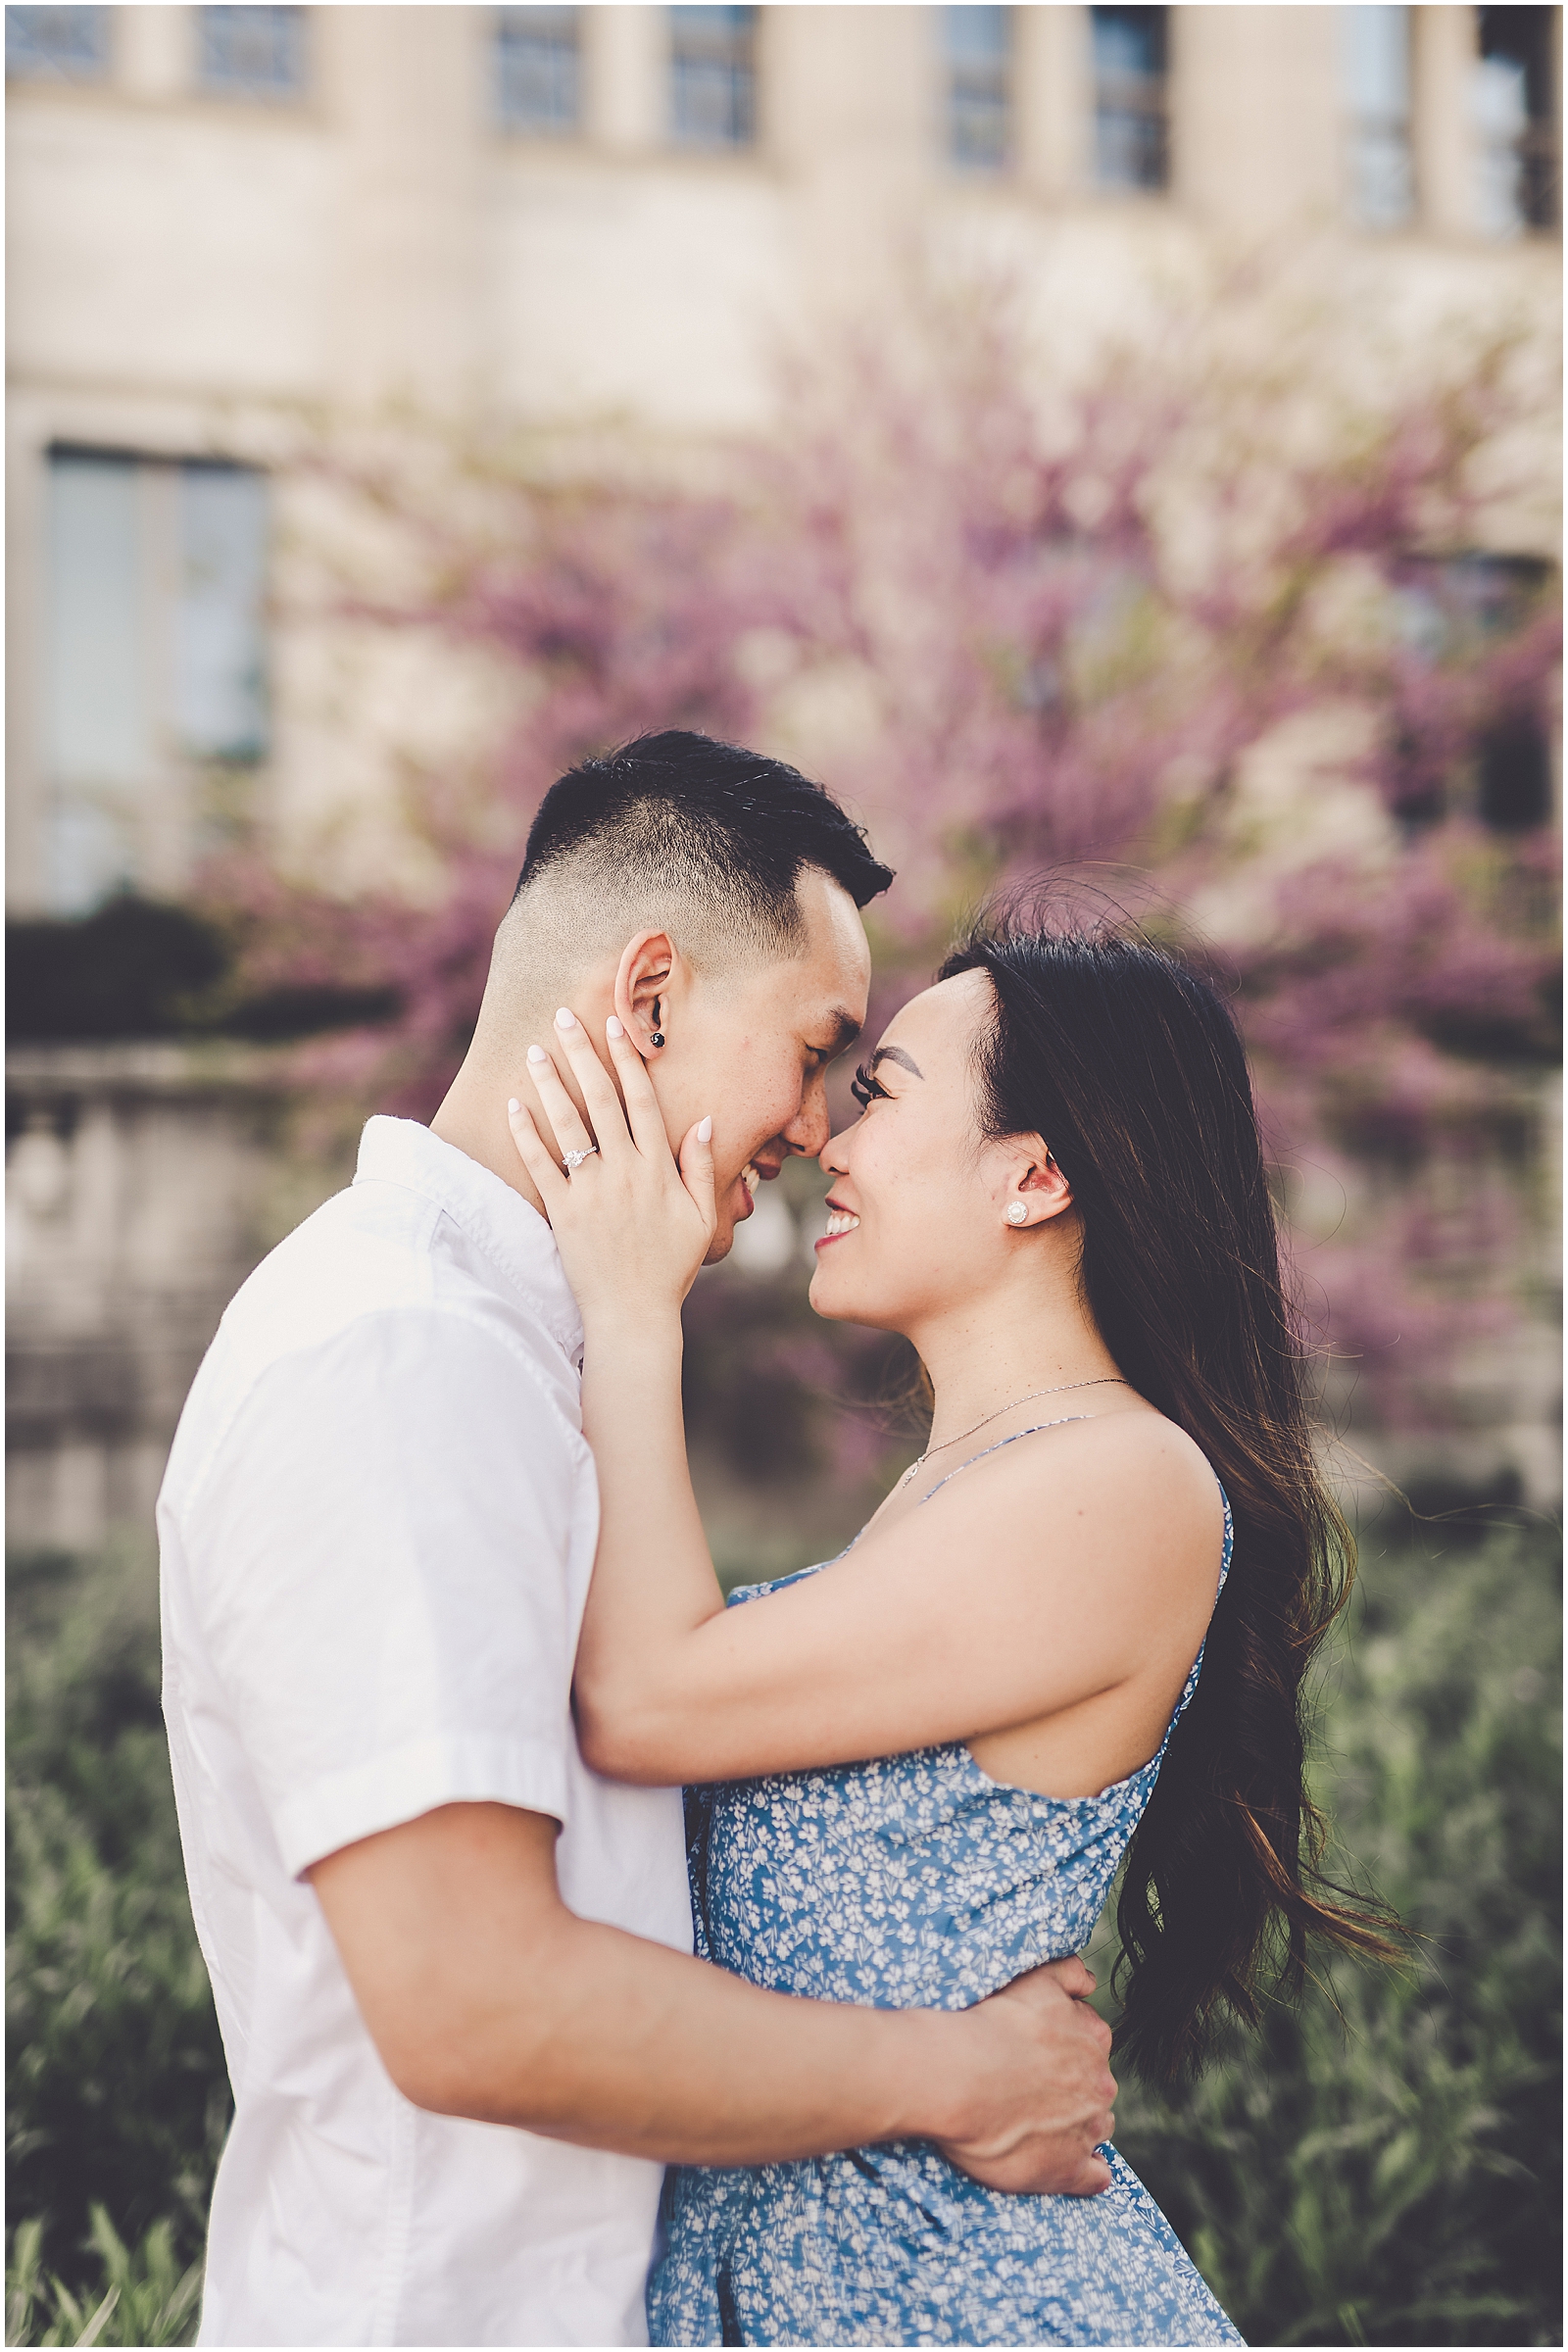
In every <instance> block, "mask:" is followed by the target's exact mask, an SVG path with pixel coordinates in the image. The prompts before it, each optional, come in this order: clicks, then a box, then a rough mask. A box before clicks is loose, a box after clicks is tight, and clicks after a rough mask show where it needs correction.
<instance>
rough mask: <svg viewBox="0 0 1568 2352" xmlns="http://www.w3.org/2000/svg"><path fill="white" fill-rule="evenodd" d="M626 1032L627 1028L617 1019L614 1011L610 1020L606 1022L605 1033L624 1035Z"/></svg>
mask: <svg viewBox="0 0 1568 2352" xmlns="http://www.w3.org/2000/svg"><path fill="white" fill-rule="evenodd" d="M625 1034H626V1032H625V1030H624V1029H623V1028H622V1027H621V1025H620V1023H619V1021H617V1020H616V1018H615V1016H614V1014H613V1013H612V1014H611V1016H610V1018H609V1020H608V1021H607V1022H606V1023H605V1035H606V1036H607V1037H624V1036H625Z"/></svg>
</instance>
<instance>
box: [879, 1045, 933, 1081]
mask: <svg viewBox="0 0 1568 2352" xmlns="http://www.w3.org/2000/svg"><path fill="white" fill-rule="evenodd" d="M879 1061H896V1062H897V1063H898V1065H899V1067H900V1069H901V1070H907V1071H908V1073H909V1075H910V1077H911V1078H923V1077H924V1076H925V1072H924V1070H922V1069H921V1067H920V1064H919V1063H918V1062H917V1061H916V1060H915V1059H914V1057H913V1055H912V1054H906V1052H905V1051H904V1048H903V1047H902V1046H878V1048H877V1050H876V1052H875V1053H874V1054H872V1056H871V1067H872V1069H873V1070H874V1069H875V1068H876V1065H877V1063H878V1062H879Z"/></svg>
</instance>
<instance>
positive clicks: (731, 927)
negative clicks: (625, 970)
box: [513, 729, 893, 961]
mask: <svg viewBox="0 0 1568 2352" xmlns="http://www.w3.org/2000/svg"><path fill="white" fill-rule="evenodd" d="M809 866H810V867H815V868H817V869H818V870H820V871H821V872H822V873H825V874H828V875H830V876H831V877H832V879H833V880H834V881H835V882H837V883H839V884H841V885H842V887H843V888H844V889H845V890H847V891H848V892H849V894H850V897H851V898H852V899H853V900H854V901H855V904H856V906H857V907H863V906H864V905H865V904H866V902H867V900H869V899H874V898H876V897H877V895H878V894H879V893H880V892H882V891H884V890H886V889H887V887H888V885H889V883H890V882H891V881H892V879H893V873H892V869H891V867H889V866H886V865H883V864H882V863H881V862H880V860H879V859H877V858H873V857H872V855H871V852H870V850H869V848H868V847H867V845H866V838H865V831H864V828H863V827H862V826H860V825H857V824H855V823H853V822H852V821H851V819H850V818H849V817H848V816H847V815H846V814H845V812H844V810H843V809H841V808H840V807H839V805H838V803H837V802H836V801H835V800H834V799H832V797H831V796H830V795H829V794H828V793H826V792H824V791H823V789H822V787H821V785H820V784H813V783H812V782H811V781H810V779H809V777H807V776H803V775H802V774H801V772H800V770H799V769H798V768H794V767H790V766H788V765H787V764H786V763H785V761H784V760H769V759H766V758H765V757H764V756H763V755H762V754H760V753H758V752H748V751H742V750H741V749H740V748H739V747H738V746H737V745H735V744H732V743H716V742H714V741H713V739H712V738H711V736H708V735H695V734H689V733H686V732H684V731H682V730H679V729H671V730H669V731H668V732H666V733H664V734H662V735H640V736H638V737H637V738H636V740H635V741H633V742H631V743H627V744H623V745H622V746H621V747H620V749H619V750H618V751H614V752H607V753H606V754H604V755H603V756H602V757H601V758H597V759H592V760H583V761H582V762H581V764H580V765H579V766H577V767H573V768H571V769H569V770H568V771H567V773H566V774H565V775H564V776H563V777H561V779H560V780H559V782H557V783H555V784H553V785H552V786H551V788H550V790H549V791H548V792H547V793H546V795H545V797H544V800H543V802H542V803H541V805H540V809H539V813H538V815H537V816H536V817H535V818H534V821H533V825H532V828H531V830H530V832H529V835H528V847H527V852H526V855H525V857H524V859H523V867H522V872H521V874H520V875H519V876H518V880H517V889H516V895H515V898H514V900H513V907H514V909H515V910H516V911H519V912H520V911H523V910H524V909H526V910H528V911H529V912H532V911H533V909H534V907H535V906H536V904H537V905H538V909H539V912H540V913H541V914H542V913H543V912H544V911H545V907H544V903H545V902H548V901H550V900H553V899H554V898H556V896H557V895H558V886H559V887H560V892H561V895H562V896H563V897H564V900H565V901H566V902H568V903H569V905H570V906H571V907H573V908H575V909H576V910H577V915H578V920H579V921H580V922H581V923H582V925H583V930H584V932H596V931H598V930H599V929H601V928H603V927H604V926H605V923H606V918H607V917H609V918H612V921H613V922H614V923H618V924H620V925H623V926H625V927H627V928H630V927H631V926H632V924H634V923H635V922H637V921H646V922H649V923H659V924H663V923H665V922H671V923H678V924H679V927H680V928H681V929H682V930H684V931H685V932H686V933H687V934H688V936H687V937H686V938H683V939H682V940H681V942H680V944H681V946H682V948H683V950H685V952H686V953H688V954H689V955H693V956H694V957H695V959H696V960H699V961H702V960H715V959H716V960H725V959H726V958H727V956H733V955H736V954H739V955H742V956H744V955H747V954H751V955H755V956H761V957H765V958H773V957H781V958H782V957H788V956H796V955H799V954H800V953H801V952H802V951H803V949H804V947H805V944H806V926H805V923H804V921H803V919H802V915H801V910H800V905H799V902H798V900H797V898H796V885H797V883H798V882H799V880H800V877H801V874H802V872H803V870H804V869H806V868H807V867H809ZM541 885H546V887H540V886H541ZM551 911H552V912H553V913H557V914H558V915H559V913H562V912H564V911H565V909H564V907H562V908H560V909H556V908H552V910H551ZM682 915H684V917H685V919H684V921H682V920H681V917H682ZM628 918H629V920H628ZM553 927H555V926H554V925H552V928H553Z"/></svg>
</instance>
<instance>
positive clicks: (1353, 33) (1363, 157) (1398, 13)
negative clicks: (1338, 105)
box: [1341, 8, 1415, 228]
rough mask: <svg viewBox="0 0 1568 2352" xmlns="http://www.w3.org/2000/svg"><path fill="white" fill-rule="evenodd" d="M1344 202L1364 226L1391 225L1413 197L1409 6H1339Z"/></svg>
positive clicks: (1397, 221)
mask: <svg viewBox="0 0 1568 2352" xmlns="http://www.w3.org/2000/svg"><path fill="white" fill-rule="evenodd" d="M1341 30H1342V36H1343V58H1344V71H1345V91H1346V102H1347V112H1348V139H1349V155H1348V164H1349V204H1350V211H1351V213H1352V215H1353V216H1354V218H1355V219H1356V220H1357V221H1359V222H1360V223H1361V225H1362V227H1363V228H1397V227H1399V226H1400V224H1401V223H1402V222H1403V221H1408V219H1409V218H1410V213H1411V209H1412V207H1413V204H1414V201H1415V179H1414V174H1413V172H1412V171H1411V168H1410V11H1409V10H1408V9H1407V8H1347V9H1344V10H1342V11H1341Z"/></svg>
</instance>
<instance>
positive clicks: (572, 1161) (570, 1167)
mask: <svg viewBox="0 0 1568 2352" xmlns="http://www.w3.org/2000/svg"><path fill="white" fill-rule="evenodd" d="M598 1149H599V1146H598V1145H597V1144H590V1145H589V1147H588V1149H587V1151H586V1152H567V1153H566V1156H565V1158H564V1160H563V1161H562V1163H561V1164H562V1166H563V1167H564V1169H565V1171H566V1174H567V1175H568V1176H571V1175H575V1173H576V1171H577V1170H578V1169H579V1168H580V1167H581V1166H582V1163H583V1161H584V1160H585V1159H592V1158H593V1155H594V1153H595V1152H597V1151H598Z"/></svg>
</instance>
